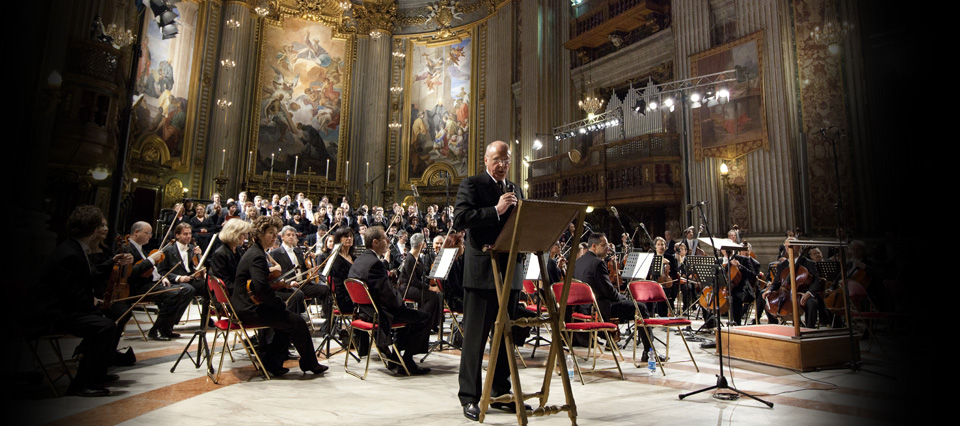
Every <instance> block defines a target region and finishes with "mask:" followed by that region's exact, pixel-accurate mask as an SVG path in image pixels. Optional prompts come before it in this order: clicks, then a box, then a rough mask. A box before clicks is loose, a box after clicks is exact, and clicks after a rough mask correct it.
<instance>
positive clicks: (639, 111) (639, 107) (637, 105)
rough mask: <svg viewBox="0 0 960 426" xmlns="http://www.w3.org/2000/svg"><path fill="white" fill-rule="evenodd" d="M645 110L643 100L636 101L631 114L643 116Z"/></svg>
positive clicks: (645, 105) (645, 104) (645, 106)
mask: <svg viewBox="0 0 960 426" xmlns="http://www.w3.org/2000/svg"><path fill="white" fill-rule="evenodd" d="M646 108H647V103H646V102H645V101H644V100H643V99H637V103H635V104H634V105H633V112H635V113H637V114H640V115H643V110H644V109H646Z"/></svg>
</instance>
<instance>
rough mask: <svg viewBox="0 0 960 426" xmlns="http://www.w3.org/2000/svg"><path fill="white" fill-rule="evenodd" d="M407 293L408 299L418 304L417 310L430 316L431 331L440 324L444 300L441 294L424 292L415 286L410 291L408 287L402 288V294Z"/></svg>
mask: <svg viewBox="0 0 960 426" xmlns="http://www.w3.org/2000/svg"><path fill="white" fill-rule="evenodd" d="M405 291H406V294H407V295H406V299H407V300H412V301H414V302H417V307H418V309H417V310H419V311H420V312H424V313H426V314H427V315H429V316H430V317H429V319H430V321H429V326H430V328H431V329H433V328H434V327H436V326H437V324H440V319H442V318H443V299H442V298H441V295H440V293H437V292H435V291H429V290H427V291H423V290H420V289H419V288H416V287H413V286H411V287H410V289H409V290H407V287H406V286H403V287H401V288H400V294H403V293H404V292H405Z"/></svg>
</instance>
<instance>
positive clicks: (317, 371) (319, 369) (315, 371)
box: [304, 364, 330, 374]
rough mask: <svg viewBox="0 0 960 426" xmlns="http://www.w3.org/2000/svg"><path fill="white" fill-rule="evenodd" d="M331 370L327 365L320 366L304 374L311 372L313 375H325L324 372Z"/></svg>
mask: <svg viewBox="0 0 960 426" xmlns="http://www.w3.org/2000/svg"><path fill="white" fill-rule="evenodd" d="M329 369H330V367H327V366H326V365H323V364H318V365H317V366H316V367H313V368H312V369H310V370H306V371H304V373H306V372H307V371H309V372H311V373H313V374H323V372H325V371H327V370H329Z"/></svg>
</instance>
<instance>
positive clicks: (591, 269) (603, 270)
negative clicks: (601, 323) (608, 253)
mask: <svg viewBox="0 0 960 426" xmlns="http://www.w3.org/2000/svg"><path fill="white" fill-rule="evenodd" d="M573 277H574V278H576V279H578V280H580V281H583V282H585V283H587V284H589V285H590V288H592V289H593V295H594V297H596V298H597V307H598V308H599V309H600V315H601V316H603V318H604V320H609V319H610V305H611V304H612V303H613V302H617V301H619V300H620V298H621V296H620V292H618V291H617V289H616V288H615V287H614V286H613V283H612V282H610V270H609V269H607V264H606V262H604V261H603V259H600V258H599V257H597V255H596V254H594V253H593V252H592V251H588V252H586V253H584V255H583V256H580V258H579V259H577V266H576V268H575V270H574V272H573Z"/></svg>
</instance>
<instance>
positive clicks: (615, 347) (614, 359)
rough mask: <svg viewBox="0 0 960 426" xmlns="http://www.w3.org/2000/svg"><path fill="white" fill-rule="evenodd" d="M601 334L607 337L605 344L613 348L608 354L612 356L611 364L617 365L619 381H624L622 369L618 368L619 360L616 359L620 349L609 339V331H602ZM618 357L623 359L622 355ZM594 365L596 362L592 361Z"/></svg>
mask: <svg viewBox="0 0 960 426" xmlns="http://www.w3.org/2000/svg"><path fill="white" fill-rule="evenodd" d="M603 334H605V335H606V336H607V342H610V343H611V346H612V347H613V349H611V350H610V353H611V355H613V362H615V363H616V364H617V371H618V372H619V373H620V380H625V378H624V377H623V369H621V368H620V360H618V359H617V353H618V352H620V348H619V347H618V346H617V344H616V343H614V342H613V341H612V340H611V339H610V332H609V331H604V332H603ZM620 356H621V357H623V355H622V354H621V355H620ZM594 364H596V361H594Z"/></svg>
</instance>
